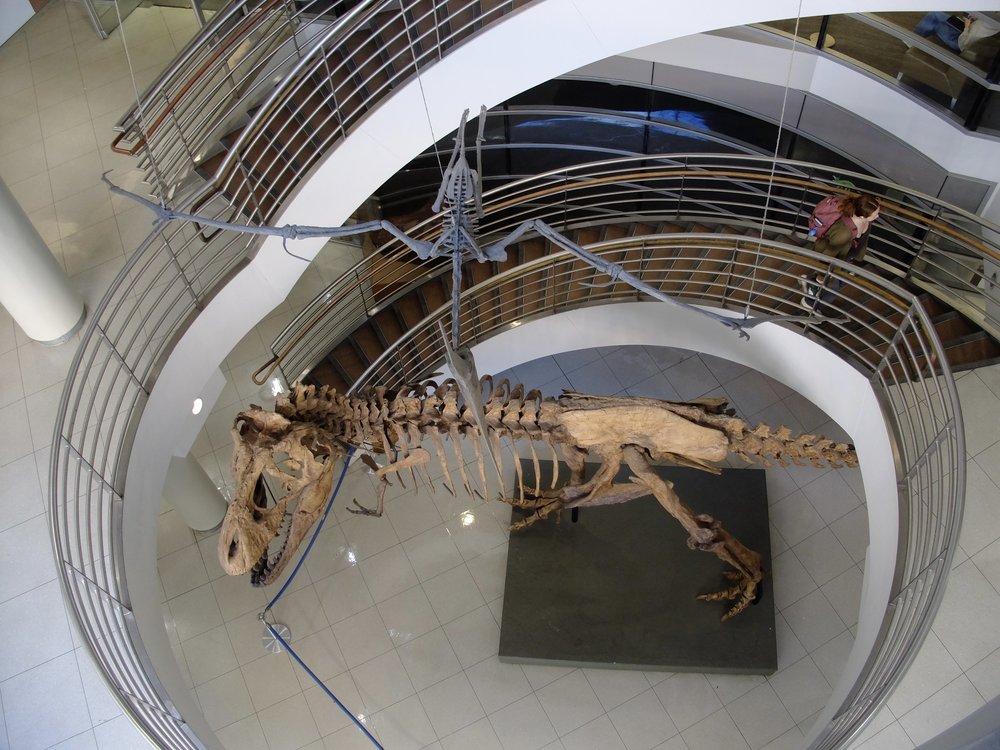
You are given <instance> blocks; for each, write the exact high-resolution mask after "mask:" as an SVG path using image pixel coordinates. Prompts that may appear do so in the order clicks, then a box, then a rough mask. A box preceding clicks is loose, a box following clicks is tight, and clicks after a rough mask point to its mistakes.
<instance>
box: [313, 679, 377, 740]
mask: <svg viewBox="0 0 1000 750" xmlns="http://www.w3.org/2000/svg"><path fill="white" fill-rule="evenodd" d="M323 684H324V686H325V687H326V690H329V691H330V692H331V693H333V695H334V696H336V698H337V700H338V701H340V703H341V704H342V705H343V707H344V708H341V707H340V706H338V705H337V703H336V702H335V701H333V700H332V699H331V698H330V696H329V695H327V693H326V690H324V689H323V688H321V687H319V686H318V685H315V684H314V685H313V686H312V687H309V688H306V689H305V690H304V691H303V693H302V694H303V696H305V699H306V703H307V704H308V705H309V712H310V713H311V714H312V717H313V721H315V722H316V729H317V730H318V731H319V733H320V736H322V737H326V736H328V735H332V734H334V733H337V732H340V731H341V730H344V729H347V728H349V727H352V726H354V719H359V720H367V717H368V716H369V711H368V708H367V707H366V706H365V703H364V701H363V700H362V699H361V693H360V692H359V691H358V686H357V684H356V683H355V682H354V678H353V677H352V676H351V674H350V673H349V672H344V673H343V674H340V675H337V676H336V677H331V678H330V679H327V680H324V681H323ZM345 709H346V712H345ZM348 714H350V715H348ZM351 717H354V718H351ZM369 729H371V726H369ZM359 733H360V732H359ZM362 736H364V735H363V734H362ZM366 741H367V740H366ZM369 747H370V745H369Z"/></svg>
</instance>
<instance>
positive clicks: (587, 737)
mask: <svg viewBox="0 0 1000 750" xmlns="http://www.w3.org/2000/svg"><path fill="white" fill-rule="evenodd" d="M560 740H561V741H562V744H563V747H564V748H565V749H566V750H626V747H625V745H624V743H622V740H621V737H619V736H618V732H617V730H616V729H615V727H614V724H612V723H611V720H610V719H609V718H608V717H607V716H599V717H598V718H596V719H594V720H593V721H591V722H590V723H588V724H584V725H583V726H582V727H580V728H579V729H576V730H574V731H572V732H570V733H569V734H567V735H564V736H563V737H561V738H560Z"/></svg>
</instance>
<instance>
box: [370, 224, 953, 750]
mask: <svg viewBox="0 0 1000 750" xmlns="http://www.w3.org/2000/svg"><path fill="white" fill-rule="evenodd" d="M727 244H728V247H726V245H727ZM678 246H680V247H682V248H683V252H678ZM589 249H590V251H591V252H594V253H596V254H598V255H603V256H605V257H607V258H608V259H610V260H613V261H614V262H616V263H619V264H621V265H622V266H623V267H624V268H625V270H626V271H628V272H630V273H632V274H634V275H635V276H636V277H638V278H640V279H641V280H642V281H644V282H645V283H647V284H649V285H651V286H653V287H655V288H658V289H661V290H663V291H665V292H668V293H670V294H673V295H677V296H679V297H684V298H686V299H688V300H689V301H692V302H698V303H702V304H710V305H713V306H717V307H723V308H725V307H730V308H738V309H749V310H750V311H752V314H754V315H760V314H768V313H770V314H774V315H781V314H789V312H790V311H791V310H794V302H795V301H796V300H797V299H798V297H799V290H798V280H799V276H798V272H799V271H800V270H802V269H803V268H813V267H816V266H826V267H828V268H829V270H830V273H831V274H832V276H833V277H834V278H836V279H837V280H838V281H839V282H841V283H842V284H843V287H842V288H841V289H840V291H838V292H836V293H835V294H833V295H832V296H831V298H830V299H829V301H828V303H827V304H826V305H825V307H824V314H826V315H827V316H828V317H831V318H836V319H838V322H824V323H822V324H820V325H815V326H809V327H808V328H807V329H806V335H808V336H809V337H810V338H812V339H814V340H816V341H818V342H819V343H821V344H823V345H824V346H827V347H828V348H830V349H832V350H833V351H835V352H837V353H838V354H840V355H841V356H843V357H845V358H847V359H849V360H850V361H851V362H852V363H853V364H854V365H855V367H857V368H858V369H860V370H861V371H862V372H863V373H864V374H865V375H866V376H867V377H868V378H869V382H870V384H871V386H872V388H873V390H874V391H875V393H876V394H877V395H878V396H879V397H880V398H881V401H882V403H883V405H884V407H883V416H884V419H885V421H886V424H887V425H888V427H889V431H890V435H891V436H892V440H893V442H894V448H895V450H896V451H897V455H898V464H897V476H898V481H899V502H900V519H901V523H900V527H899V529H898V533H899V546H898V558H897V563H896V569H895V571H894V577H893V580H894V584H893V588H892V591H891V594H890V601H889V605H888V607H887V608H886V610H885V614H884V618H883V621H882V626H881V634H880V637H879V640H878V643H877V648H876V649H874V650H872V652H871V653H870V654H869V657H868V661H867V664H866V665H865V667H864V669H863V670H862V672H861V675H860V677H859V678H858V680H857V681H856V682H855V684H854V687H853V689H852V690H851V691H850V694H849V695H848V697H847V699H845V700H844V701H843V702H842V703H841V705H839V706H837V707H836V710H835V713H834V718H833V720H832V721H830V722H829V724H828V725H827V726H826V727H824V728H822V730H821V731H820V733H819V736H818V737H817V739H816V740H815V741H814V742H813V743H812V744H811V745H810V748H811V750H821V749H822V750H832V749H833V748H837V747H841V746H843V744H844V743H845V742H846V741H847V740H849V739H850V738H852V737H854V736H855V735H856V734H857V733H859V732H860V731H861V730H862V728H863V727H864V725H865V724H866V722H867V721H868V720H869V719H870V718H871V717H872V716H873V715H874V713H875V711H876V710H877V709H878V708H879V707H880V706H881V704H882V702H883V701H884V700H885V699H886V698H887V697H888V696H889V694H890V693H891V691H892V689H893V688H894V687H895V685H896V684H897V683H898V681H899V679H900V678H901V677H902V675H903V674H904V673H905V671H906V668H907V667H908V666H909V664H910V663H911V662H912V660H913V658H914V657H915V655H916V653H917V650H918V649H919V647H920V644H921V643H922V642H923V639H924V637H925V636H926V634H927V632H928V631H929V629H930V626H931V622H932V620H933V617H934V614H935V613H936V611H937V608H938V605H939V604H940V600H941V597H942V596H943V593H944V581H945V578H946V575H947V571H948V570H949V568H950V561H951V558H952V557H953V555H954V553H955V551H956V549H957V545H958V535H959V531H960V526H961V519H962V507H963V502H964V492H965V475H964V471H965V468H964V467H965V448H964V432H963V428H962V422H961V416H960V410H959V404H958V394H957V391H956V389H955V384H954V381H953V379H952V376H951V372H950V371H949V370H948V366H947V364H946V363H945V362H944V360H943V356H942V352H941V349H940V342H939V341H938V339H937V335H936V334H935V332H934V328H933V325H932V323H931V321H930V320H929V318H928V316H927V314H926V313H925V312H924V310H923V308H922V307H921V306H920V304H919V303H918V302H917V301H916V299H915V297H914V296H913V295H912V294H910V293H908V292H906V291H905V290H903V289H901V288H899V287H897V286H895V285H894V284H892V283H891V282H886V281H885V280H884V279H882V278H881V277H879V276H875V275H874V274H871V273H868V272H865V271H863V270H861V269H858V268H856V267H854V266H849V265H846V264H842V263H840V262H837V261H835V262H833V263H830V262H829V261H828V259H826V258H822V257H820V256H817V255H816V254H814V253H812V252H810V251H805V252H803V253H801V254H799V253H798V252H797V251H795V250H794V249H790V248H789V247H788V246H787V245H784V244H782V243H776V242H765V241H759V240H748V239H730V240H728V241H724V242H723V243H720V240H719V238H718V237H717V236H712V237H707V238H705V237H694V236H685V237H683V238H677V237H676V236H670V235H667V236H652V237H643V238H636V237H629V238H626V239H622V240H615V241H611V242H603V243H598V244H596V245H591V246H590V247H589ZM706 253H711V255H712V260H711V262H710V264H709V265H710V268H709V269H708V272H707V273H701V276H703V279H702V280H701V281H699V282H698V283H692V279H693V278H695V277H697V276H698V275H699V271H701V270H703V269H700V268H699V266H698V263H699V262H701V263H705V260H704V259H705V255H706ZM762 268H764V269H766V271H767V272H766V274H762V273H760V269H762ZM591 276H592V269H591V268H590V267H589V266H587V265H586V264H584V263H582V262H581V261H579V260H578V259H576V258H575V257H574V256H572V255H570V254H568V253H566V252H564V251H560V252H555V253H553V254H551V255H549V256H546V257H544V258H541V259H539V260H536V261H534V262H531V263H527V264H525V265H523V266H520V267H518V268H516V269H514V270H512V271H510V272H507V273H504V274H501V275H499V276H497V277H494V278H490V279H488V280H486V281H484V282H482V283H480V284H478V285H476V286H475V287H473V288H471V289H468V290H467V291H465V292H464V293H463V294H462V306H461V321H462V322H461V330H462V331H465V332H470V333H469V335H467V336H466V337H465V339H464V343H466V344H468V345H470V346H471V345H474V344H476V343H478V342H481V341H484V340H486V339H488V338H490V337H491V336H493V335H496V334H497V333H499V332H501V331H504V330H506V329H507V328H508V327H509V326H510V325H511V324H512V323H516V322H522V321H525V320H528V319H532V318H538V317H541V316H546V315H551V314H554V313H558V312H561V311H564V310H569V309H574V308H578V307H584V306H591V305H601V304H610V303H614V302H618V301H633V300H636V299H637V298H638V299H641V298H642V295H638V294H637V293H636V292H635V290H634V289H632V288H631V287H630V286H628V285H626V284H624V283H620V282H619V283H616V284H613V285H610V286H604V287H581V285H580V284H579V282H580V281H581V280H582V279H587V278H589V277H591ZM450 312H451V311H450V306H449V305H448V304H446V305H442V306H441V307H439V308H438V309H436V310H433V311H431V312H430V313H429V314H428V315H427V316H426V317H425V318H424V319H423V320H422V321H420V323H419V324H417V325H415V326H413V327H412V328H411V329H410V330H409V331H408V332H407V333H406V335H405V336H404V337H403V338H402V339H400V340H399V341H397V342H396V343H395V344H394V345H393V346H392V347H391V348H389V349H387V350H386V351H385V352H384V354H383V355H382V356H381V357H380V358H379V359H378V361H377V362H375V363H374V364H373V365H372V366H371V367H370V368H369V369H368V371H367V372H366V373H365V374H364V375H363V376H362V377H361V378H360V379H359V380H358V381H357V383H356V384H355V385H356V387H363V386H370V385H374V384H382V383H398V382H418V381H419V380H420V379H421V378H422V377H424V376H426V374H427V372H429V371H430V370H431V369H433V368H434V367H436V366H439V365H440V362H441V361H442V360H443V358H444V351H443V348H442V343H441V338H440V335H439V334H438V329H437V326H438V323H439V322H444V323H447V321H448V319H449V315H450ZM793 327H796V328H798V327H799V326H793ZM886 532H887V533H888V530H886Z"/></svg>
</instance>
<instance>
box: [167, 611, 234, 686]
mask: <svg viewBox="0 0 1000 750" xmlns="http://www.w3.org/2000/svg"><path fill="white" fill-rule="evenodd" d="M181 649H182V650H183V652H184V658H185V661H186V662H187V667H188V672H189V673H190V675H191V680H192V681H193V682H194V684H195V685H201V684H202V683H205V682H209V681H211V680H214V679H215V678H216V677H221V676H222V675H224V674H227V673H229V672H232V671H233V670H234V669H236V668H237V667H238V666H239V664H238V663H237V661H236V653H235V652H234V651H233V644H232V642H231V641H230V640H229V631H227V630H226V628H225V627H223V626H222V625H220V626H219V627H216V628H212V629H211V630H209V631H207V632H205V633H201V634H200V635H196V636H194V637H193V638H189V639H187V640H186V641H183V642H182V643H181Z"/></svg>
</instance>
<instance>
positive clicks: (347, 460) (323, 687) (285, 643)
mask: <svg viewBox="0 0 1000 750" xmlns="http://www.w3.org/2000/svg"><path fill="white" fill-rule="evenodd" d="M353 456H354V448H351V449H350V450H348V451H347V455H345V456H344V459H343V461H344V468H343V469H341V470H340V477H339V478H338V479H337V484H336V486H334V488H333V491H332V492H330V497H329V498H328V499H327V501H326V509H325V510H324V511H323V515H322V516H321V517H320V519H319V521H318V522H317V524H316V529H315V530H314V531H313V534H312V536H311V537H310V538H309V544H307V545H306V548H305V551H304V552H303V553H302V556H301V557H300V558H299V561H298V562H297V563H296V564H295V567H294V568H293V569H292V572H291V575H289V576H288V579H287V580H286V581H285V583H284V584H283V585H282V587H281V589H280V590H279V591H278V593H277V594H275V595H274V598H273V599H271V601H269V602H268V603H267V606H266V607H264V611H263V612H261V613H260V615H259V616H258V619H260V621H261V622H262V623H264V627H266V628H267V630H268V632H269V633H270V634H271V637H272V638H274V640H276V641H278V642H279V643H281V645H282V647H283V648H284V649H285V650H286V651H288V655H289V656H291V657H292V658H293V659H294V660H295V662H296V663H297V664H298V665H299V666H300V667H302V669H304V670H305V672H306V674H308V675H309V676H310V677H311V678H312V680H313V682H315V683H316V684H317V685H318V686H319V688H320V689H321V690H322V691H323V692H324V693H326V694H327V696H328V697H329V698H330V700H332V701H333V702H334V703H336V704H337V706H338V707H339V708H340V710H341V711H343V712H344V713H345V714H346V715H347V716H348V717H349V718H350V719H351V721H353V722H354V723H355V724H356V725H357V727H358V729H360V730H361V731H362V732H364V734H365V736H366V737H367V738H368V739H369V740H370V741H371V743H372V744H373V745H374V746H375V747H377V748H378V749H379V750H385V748H384V747H382V745H381V744H379V741H378V740H376V739H375V737H374V736H373V735H372V733H371V732H369V731H368V727H366V726H365V725H364V722H362V721H361V720H360V719H358V717H357V716H355V715H354V714H353V713H352V712H351V710H350V709H348V708H347V706H345V705H344V704H343V703H342V702H341V701H340V699H339V698H338V697H337V696H336V695H334V694H333V691H331V690H330V688H328V687H327V686H326V685H324V684H323V681H322V680H321V679H320V678H319V677H317V676H316V673H315V672H313V671H312V670H311V669H309V667H308V665H307V664H306V663H305V662H304V661H302V658H301V657H300V656H299V655H298V654H297V653H295V651H294V649H292V647H291V646H290V645H289V643H288V641H286V640H285V639H284V638H282V637H281V634H280V633H279V632H278V631H277V629H275V627H274V624H273V623H270V622H268V621H267V620H266V619H265V618H266V617H267V615H268V614H270V612H271V608H272V607H273V606H274V605H275V604H276V603H277V601H278V600H279V599H280V598H281V597H282V596H283V595H284V593H285V591H286V590H287V589H288V586H289V585H290V584H291V583H292V581H293V580H294V579H295V576H296V575H298V572H299V569H300V568H301V567H302V564H303V563H304V562H305V561H306V558H307V557H308V556H309V551H310V550H311V549H312V547H313V544H314V543H315V542H316V539H317V537H318V536H319V533H320V532H321V531H322V530H323V524H324V523H326V519H327V516H329V515H330V510H331V509H332V508H333V501H334V500H336V499H337V494H338V493H339V492H340V485H342V484H343V483H344V477H345V476H346V475H347V469H348V467H349V466H350V465H351V458H352V457H353ZM268 492H269V493H270V490H268Z"/></svg>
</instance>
